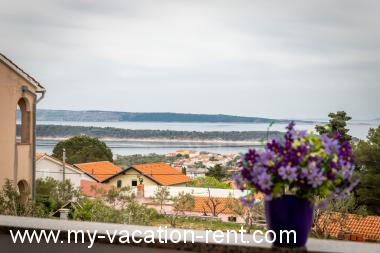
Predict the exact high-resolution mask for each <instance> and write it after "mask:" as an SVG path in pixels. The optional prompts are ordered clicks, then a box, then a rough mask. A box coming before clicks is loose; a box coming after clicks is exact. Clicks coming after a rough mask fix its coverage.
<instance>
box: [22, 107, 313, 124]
mask: <svg viewBox="0 0 380 253" xmlns="http://www.w3.org/2000/svg"><path fill="white" fill-rule="evenodd" d="M19 117H20V115H19V113H18V115H17V118H18V119H19ZM37 121H77V122H85V121H89V122H109V121H111V122H115V121H116V122H123V121H131V122H196V123H201V122H205V123H218V122H223V123H270V122H275V123H285V122H288V121H289V120H283V119H270V118H261V117H244V116H233V115H225V114H190V113H172V112H114V111H71V110H50V109H38V111H37ZM298 122H300V121H298ZM302 122H305V121H302Z"/></svg>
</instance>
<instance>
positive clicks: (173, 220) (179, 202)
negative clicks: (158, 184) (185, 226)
mask: <svg viewBox="0 0 380 253" xmlns="http://www.w3.org/2000/svg"><path fill="white" fill-rule="evenodd" d="M171 200H172V202H173V204H172V206H173V213H171V214H166V213H165V216H164V217H165V219H166V220H167V221H168V222H169V223H170V225H171V226H172V227H173V228H174V227H176V225H177V220H178V218H179V217H180V216H181V215H182V216H183V215H184V214H185V211H189V210H192V209H193V208H194V206H195V200H194V197H193V196H192V195H191V194H190V193H185V192H180V193H178V195H177V196H175V197H173V198H172V199H171Z"/></svg>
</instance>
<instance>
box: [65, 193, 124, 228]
mask: <svg viewBox="0 0 380 253" xmlns="http://www.w3.org/2000/svg"><path fill="white" fill-rule="evenodd" d="M72 217H73V219H75V220H82V221H94V222H110V223H124V222H123V216H122V215H121V211H120V210H117V209H115V208H112V207H110V206H108V205H106V204H105V203H104V202H103V201H102V200H101V199H94V200H92V199H88V198H84V199H83V200H81V201H80V205H79V206H74V211H73V212H72Z"/></svg>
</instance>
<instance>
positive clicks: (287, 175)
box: [278, 166, 297, 181]
mask: <svg viewBox="0 0 380 253" xmlns="http://www.w3.org/2000/svg"><path fill="white" fill-rule="evenodd" d="M296 171H297V167H291V166H286V167H284V166H282V167H281V168H280V170H279V172H278V174H279V175H280V176H281V177H282V179H284V180H290V181H291V180H294V179H296V178H297V174H296Z"/></svg>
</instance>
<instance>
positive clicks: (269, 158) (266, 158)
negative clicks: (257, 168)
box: [260, 150, 276, 167]
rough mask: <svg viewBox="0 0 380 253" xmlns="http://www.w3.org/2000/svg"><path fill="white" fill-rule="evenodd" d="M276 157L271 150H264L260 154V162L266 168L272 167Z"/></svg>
mask: <svg viewBox="0 0 380 253" xmlns="http://www.w3.org/2000/svg"><path fill="white" fill-rule="evenodd" d="M275 161H276V155H275V153H274V152H272V151H271V150H265V151H263V152H261V153H260V162H261V163H262V164H263V165H265V166H268V167H272V166H273V165H274V164H275Z"/></svg>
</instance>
